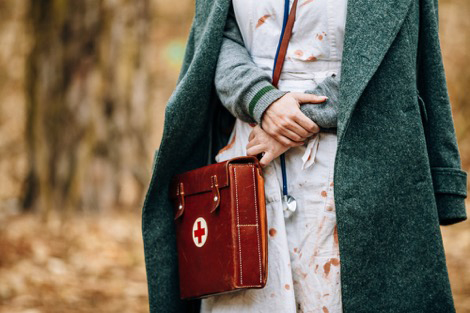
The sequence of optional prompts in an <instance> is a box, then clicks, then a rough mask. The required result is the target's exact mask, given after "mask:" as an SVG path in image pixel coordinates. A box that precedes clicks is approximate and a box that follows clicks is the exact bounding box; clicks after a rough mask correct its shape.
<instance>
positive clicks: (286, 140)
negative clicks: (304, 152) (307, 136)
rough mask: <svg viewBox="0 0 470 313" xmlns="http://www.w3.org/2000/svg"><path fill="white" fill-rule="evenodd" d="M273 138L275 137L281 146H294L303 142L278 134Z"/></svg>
mask: <svg viewBox="0 0 470 313" xmlns="http://www.w3.org/2000/svg"><path fill="white" fill-rule="evenodd" d="M274 139H276V140H277V141H278V142H280V143H281V144H282V145H283V146H286V147H295V146H301V145H303V144H304V142H303V141H300V142H297V141H292V140H290V139H289V138H287V137H285V136H283V135H279V134H276V135H275V136H274Z"/></svg>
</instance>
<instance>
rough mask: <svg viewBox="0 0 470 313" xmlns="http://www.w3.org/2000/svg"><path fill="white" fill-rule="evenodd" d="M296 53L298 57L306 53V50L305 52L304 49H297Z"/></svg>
mask: <svg viewBox="0 0 470 313" xmlns="http://www.w3.org/2000/svg"><path fill="white" fill-rule="evenodd" d="M294 54H295V55H296V56H298V57H301V56H303V55H304V52H303V51H302V50H295V51H294Z"/></svg>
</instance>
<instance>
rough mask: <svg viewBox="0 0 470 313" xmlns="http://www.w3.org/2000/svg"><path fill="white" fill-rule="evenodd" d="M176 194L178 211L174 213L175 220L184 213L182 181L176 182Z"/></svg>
mask: <svg viewBox="0 0 470 313" xmlns="http://www.w3.org/2000/svg"><path fill="white" fill-rule="evenodd" d="M176 195H177V196H178V200H179V201H178V202H179V203H178V211H177V212H176V215H175V220H176V219H178V218H179V217H180V216H181V215H183V213H184V185H183V183H182V182H180V183H178V187H177V188H176Z"/></svg>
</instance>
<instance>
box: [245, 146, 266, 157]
mask: <svg viewBox="0 0 470 313" xmlns="http://www.w3.org/2000/svg"><path fill="white" fill-rule="evenodd" d="M265 151H266V147H265V146H264V145H262V144H259V145H256V146H253V147H250V148H248V149H246V155H257V154H259V153H261V152H265Z"/></svg>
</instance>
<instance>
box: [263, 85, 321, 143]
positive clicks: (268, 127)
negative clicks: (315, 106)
mask: <svg viewBox="0 0 470 313" xmlns="http://www.w3.org/2000/svg"><path fill="white" fill-rule="evenodd" d="M326 99H327V97H325V96H317V95H313V94H307V93H302V92H288V93H286V94H285V95H284V96H282V97H281V98H279V99H278V100H276V101H274V102H273V103H272V104H271V105H270V106H269V107H268V108H267V109H266V110H265V111H264V113H263V115H262V116H261V125H263V130H264V131H266V132H267V133H268V134H269V135H270V136H271V137H274V138H275V139H276V140H277V141H279V142H280V143H282V144H283V145H284V146H288V147H293V146H296V145H298V143H299V142H300V141H304V140H305V139H307V138H308V137H310V136H312V135H313V134H314V133H318V132H319V131H320V127H318V125H317V124H316V123H315V122H313V121H312V120H311V119H309V118H308V117H307V116H306V115H305V114H304V113H302V111H300V105H301V104H306V103H322V102H324V101H325V100H326Z"/></svg>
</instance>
